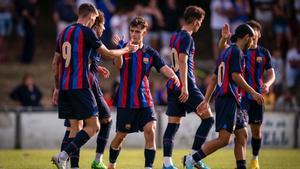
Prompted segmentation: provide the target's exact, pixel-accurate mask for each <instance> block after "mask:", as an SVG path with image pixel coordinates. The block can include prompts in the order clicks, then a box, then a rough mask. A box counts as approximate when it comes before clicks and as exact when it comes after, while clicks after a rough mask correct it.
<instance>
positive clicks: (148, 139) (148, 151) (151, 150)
mask: <svg viewBox="0 0 300 169" xmlns="http://www.w3.org/2000/svg"><path fill="white" fill-rule="evenodd" d="M143 130H144V137H145V150H144V156H145V169H152V167H153V162H154V159H155V154H156V143H155V130H156V121H151V122H148V123H147V124H146V125H145V126H144V128H143Z"/></svg>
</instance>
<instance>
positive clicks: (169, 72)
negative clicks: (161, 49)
mask: <svg viewBox="0 0 300 169" xmlns="http://www.w3.org/2000/svg"><path fill="white" fill-rule="evenodd" d="M159 71H160V72H161V73H162V74H164V75H165V76H166V77H167V78H169V79H173V80H174V83H175V85H176V86H178V87H179V86H180V81H179V79H178V77H177V76H176V74H175V73H174V71H173V70H172V69H171V68H170V67H169V66H167V65H165V66H163V67H162V68H160V70H159Z"/></svg>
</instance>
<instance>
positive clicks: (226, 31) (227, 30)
mask: <svg viewBox="0 0 300 169" xmlns="http://www.w3.org/2000/svg"><path fill="white" fill-rule="evenodd" d="M221 34H222V38H225V39H228V38H230V36H231V33H230V27H229V25H228V24H227V23H225V24H224V26H223V28H222V32H221Z"/></svg>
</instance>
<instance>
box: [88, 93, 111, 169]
mask: <svg viewBox="0 0 300 169" xmlns="http://www.w3.org/2000/svg"><path fill="white" fill-rule="evenodd" d="M99 90H100V89H99ZM94 93H95V92H94ZM96 101H97V107H98V110H99V120H100V131H99V133H98V136H97V147H96V155H95V159H94V161H93V162H92V166H91V168H92V169H106V168H107V167H106V166H105V164H104V163H103V153H104V149H105V146H106V144H107V140H108V137H109V133H110V129H111V125H112V118H111V112H110V109H109V107H108V105H107V103H106V101H105V100H104V98H103V97H102V95H99V96H98V97H97V96H96Z"/></svg>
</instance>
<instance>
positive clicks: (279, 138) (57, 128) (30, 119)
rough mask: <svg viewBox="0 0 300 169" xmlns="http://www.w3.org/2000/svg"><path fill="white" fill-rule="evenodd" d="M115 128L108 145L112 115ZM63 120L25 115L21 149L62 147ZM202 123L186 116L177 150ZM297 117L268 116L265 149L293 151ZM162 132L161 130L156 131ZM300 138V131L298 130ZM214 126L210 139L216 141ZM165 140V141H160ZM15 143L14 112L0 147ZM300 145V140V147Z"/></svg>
mask: <svg viewBox="0 0 300 169" xmlns="http://www.w3.org/2000/svg"><path fill="white" fill-rule="evenodd" d="M161 119H162V128H161V129H162V130H161V131H160V132H161V136H163V132H164V130H165V128H166V125H167V116H166V115H165V114H164V113H162V114H161ZM113 121H114V123H113V127H112V130H111V134H110V138H109V142H110V141H111V139H112V138H113V136H114V133H115V113H113ZM63 122H64V121H63V120H60V119H58V118H57V113H56V112H41V113H24V114H22V115H21V126H22V131H21V133H22V135H21V146H22V148H59V147H60V143H61V140H62V138H63V135H64V130H65V128H64V126H63ZM200 123H201V120H200V119H199V118H198V117H197V116H196V115H195V114H193V113H192V114H189V115H187V116H186V117H185V118H184V119H183V120H182V124H181V126H180V129H179V131H178V133H177V135H176V137H175V142H174V143H175V147H176V148H190V147H191V145H192V143H193V138H194V135H195V132H196V130H197V128H198V126H199V125H200ZM294 126H295V115H294V114H284V113H282V114H273V113H266V114H265V117H264V124H263V137H264V139H263V146H264V147H281V148H290V147H293V145H294V140H295V135H294V133H295V129H294ZM157 132H159V131H157ZM299 135H300V131H299ZM216 136H217V133H215V129H214V127H213V128H212V130H211V132H210V134H209V137H208V140H211V139H212V138H215V137H216ZM160 141H162V140H160ZM14 142H15V115H14V114H13V113H8V114H0V148H13V147H14ZM95 142H96V137H94V138H92V139H91V140H90V141H89V142H88V143H87V145H85V146H86V147H90V148H94V147H95ZM124 145H125V146H128V147H143V146H144V137H143V134H142V133H134V134H130V135H128V137H127V139H126V140H125V144H124ZM298 145H300V141H299V144H298Z"/></svg>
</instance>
